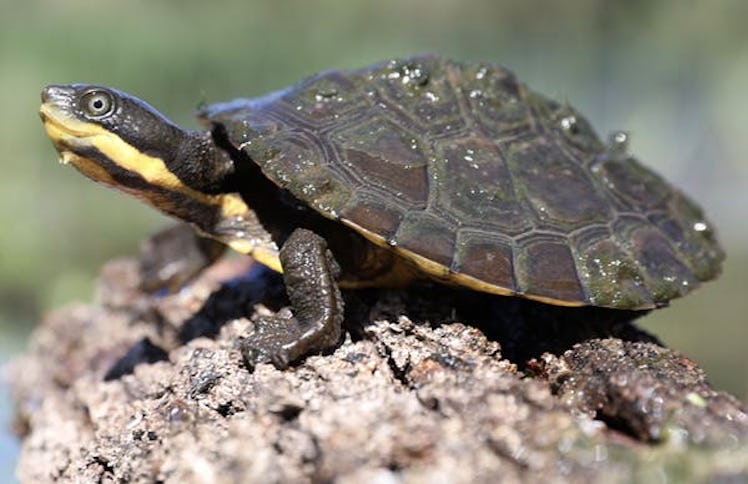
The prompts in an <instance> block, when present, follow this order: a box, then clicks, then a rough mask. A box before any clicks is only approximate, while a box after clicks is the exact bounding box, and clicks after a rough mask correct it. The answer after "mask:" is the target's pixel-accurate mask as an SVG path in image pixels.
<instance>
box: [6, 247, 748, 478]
mask: <svg viewBox="0 0 748 484" xmlns="http://www.w3.org/2000/svg"><path fill="white" fill-rule="evenodd" d="M246 269H247V266H246V264H245V263H244V262H243V261H242V260H240V259H233V260H232V259H227V260H224V261H222V262H220V263H219V264H218V265H217V266H215V267H213V268H211V269H210V270H209V271H208V272H206V273H205V274H203V275H202V276H201V277H200V278H199V279H198V280H197V281H195V282H194V283H193V284H191V285H190V286H188V287H187V288H185V289H183V290H182V291H180V292H179V293H177V294H174V295H171V296H165V297H152V296H149V295H146V294H143V293H141V292H140V291H139V290H138V289H137V287H138V277H139V276H138V271H137V264H136V263H135V262H134V261H130V260H124V261H118V262H114V263H111V264H109V265H108V266H107V267H106V268H105V269H104V271H103V274H102V280H101V282H100V284H99V290H98V294H99V295H98V297H97V302H95V303H93V304H91V305H87V306H75V307H71V308H68V309H64V310H60V311H57V312H55V313H52V314H51V315H49V316H48V317H47V318H45V320H44V321H43V323H42V324H41V325H40V327H39V328H38V329H37V331H36V332H35V334H34V337H33V338H32V341H31V343H30V347H29V350H28V352H27V353H26V354H25V355H24V356H22V357H21V358H19V359H18V360H16V361H15V362H13V363H12V366H11V368H10V369H9V370H10V374H11V375H12V384H13V391H14V398H15V402H16V408H17V414H18V419H19V421H21V422H23V425H19V428H22V429H24V432H25V433H24V435H22V436H21V438H22V439H23V445H22V452H21V458H20V462H19V465H18V471H17V473H18V476H19V478H20V479H21V480H22V481H24V482H50V481H53V480H60V481H75V482H81V481H82V482H180V483H181V482H187V483H190V482H200V483H203V482H262V483H267V482H340V483H357V482H430V481H436V480H438V481H449V482H458V483H459V482H466V483H467V482H470V483H473V482H496V481H502V482H526V481H538V480H548V481H551V482H579V481H592V480H597V481H600V480H602V479H604V480H605V481H606V482H628V481H632V480H633V481H648V480H654V479H659V480H661V479H662V476H663V475H664V476H666V477H672V478H673V479H684V478H686V479H688V480H695V481H699V480H703V481H705V480H712V479H717V480H719V479H725V480H729V479H731V478H736V479H741V478H742V479H746V478H748V417H746V408H745V406H744V405H743V404H742V403H741V402H739V401H738V400H736V399H735V398H733V397H731V396H729V395H726V394H724V393H721V392H716V391H714V390H713V389H711V388H710V387H709V386H708V384H707V383H706V380H705V377H704V375H703V372H701V370H700V369H699V368H697V367H696V365H694V364H693V363H692V362H691V361H689V360H688V359H687V358H685V357H683V356H682V355H679V354H678V353H676V352H674V351H671V350H669V349H666V348H664V347H662V346H660V345H658V344H656V342H655V340H653V339H652V338H651V337H648V336H647V335H645V334H643V333H641V332H640V331H639V330H637V329H636V328H635V327H634V326H633V325H631V324H629V323H625V324H624V323H622V322H621V321H615V322H613V323H611V324H610V326H604V325H603V326H597V328H598V329H596V330H595V331H593V332H591V333H590V332H588V331H587V330H585V331H584V332H583V333H577V334H576V335H573V334H570V333H571V332H573V331H574V328H575V326H574V324H567V323H570V322H571V321H565V322H564V324H558V325H555V326H558V327H559V328H561V329H559V331H565V332H566V333H565V335H564V337H563V338H560V339H556V338H555V337H553V336H552V335H553V333H552V332H549V328H551V327H555V326H554V324H551V323H547V322H543V321H540V320H541V319H544V318H546V317H547V316H546V315H545V313H543V314H542V315H540V316H539V315H538V314H537V313H536V312H535V310H529V311H528V310H525V309H522V308H521V311H520V310H518V311H517V313H520V312H521V313H523V314H525V315H526V316H527V317H528V319H531V320H533V321H534V322H533V323H532V324H535V325H545V326H543V327H544V328H545V330H544V331H542V332H541V336H538V337H537V338H536V339H537V340H538V341H537V342H536V343H533V341H531V340H528V336H527V335H529V334H535V332H536V331H535V330H528V329H527V326H525V330H524V331H514V330H511V331H509V330H507V331H503V332H499V333H500V334H497V335H492V338H487V337H486V336H485V332H483V331H481V330H480V329H478V328H479V327H481V326H482V325H481V324H470V325H468V324H466V322H467V321H460V314H459V311H458V312H455V310H454V308H453V307H452V302H451V301H449V300H447V299H446V298H442V297H435V296H434V295H433V293H431V292H430V291H431V290H430V289H429V290H427V291H421V292H418V291H416V292H415V293H413V294H404V293H398V292H389V293H385V294H384V295H382V294H381V293H376V294H375V293H372V294H364V295H363V296H362V297H363V298H364V299H368V300H367V304H370V305H371V309H370V310H367V311H357V313H360V314H364V315H365V317H362V319H361V320H354V321H349V328H348V330H349V336H348V337H347V339H346V340H345V342H344V343H343V344H342V345H341V346H340V347H339V348H338V349H337V350H336V351H335V352H334V353H332V354H330V355H325V356H312V357H310V358H307V359H306V360H305V361H304V362H303V363H301V364H299V365H298V366H296V367H293V368H291V369H289V370H286V371H278V370H276V369H275V368H274V367H272V366H270V365H258V366H257V368H256V369H255V371H254V372H250V371H248V370H247V369H246V368H245V367H244V365H243V362H242V358H241V355H240V353H239V351H238V349H237V341H238V340H239V338H240V337H242V336H245V335H246V334H248V333H249V332H250V331H252V328H253V319H254V318H258V317H262V316H266V315H268V314H270V313H271V310H270V309H268V308H267V307H265V306H263V305H261V304H254V303H255V302H256V301H251V300H248V299H247V298H244V297H240V296H241V295H242V294H250V295H251V294H254V293H255V291H256V290H257V288H256V287H255V286H252V287H249V288H247V287H242V286H241V284H240V285H239V286H236V282H235V281H236V280H235V279H234V282H232V283H231V284H225V281H226V280H227V279H228V278H231V277H234V276H236V275H238V274H241V273H242V272H243V271H245V270H246ZM247 284H255V285H256V282H251V281H250V282H247ZM232 285H233V286H232ZM232 287H233V289H232ZM249 299H251V298H249ZM429 301H431V302H429ZM273 307H274V306H273ZM502 314H504V315H505V316H504V318H505V319H506V318H508V317H509V316H506V315H508V314H514V313H511V312H507V311H504V312H503V313H502ZM198 316H199V317H200V318H203V319H204V321H203V323H201V324H204V325H205V326H204V327H206V328H209V331H206V332H202V330H201V328H203V326H199V325H198V324H197V323H194V321H196V317H198ZM575 317H576V318H581V319H584V320H580V321H579V325H578V327H579V328H582V327H584V328H589V327H593V326H595V325H594V324H591V323H590V322H589V321H587V320H586V318H588V317H591V316H590V314H589V313H569V312H567V313H565V314H564V315H563V318H564V319H574V318H575ZM349 319H351V318H349ZM353 319H356V318H353ZM489 319H490V318H489ZM219 320H220V321H219ZM190 321H192V322H193V323H192V324H195V326H192V327H191V328H190V330H189V331H188V332H189V337H185V325H186V324H187V325H189V324H191V323H190ZM483 323H484V324H483V326H485V323H486V322H485V321H484V322H483ZM489 323H490V322H489ZM508 323H509V322H508V321H505V322H504V323H502V324H508ZM490 324H496V323H495V322H494V323H490ZM517 324H519V323H517ZM523 324H524V323H523ZM528 324H529V323H528ZM601 324H602V323H601ZM507 327H508V328H509V326H507ZM196 328H197V329H196ZM599 328H608V329H607V330H605V331H603V330H601V329H599ZM510 329H511V328H510ZM510 333H511V334H510ZM601 333H602V334H601ZM606 336H607V337H606ZM611 336H616V337H611ZM146 339H147V341H149V342H150V343H149V344H152V345H154V346H155V347H157V348H161V349H163V350H164V351H165V352H166V354H167V356H168V359H166V360H163V359H161V358H158V360H160V361H154V362H148V361H147V359H145V360H143V361H142V362H140V360H137V361H134V360H133V361H134V362H135V363H140V364H133V368H132V372H131V373H129V374H122V375H121V376H120V377H119V378H115V379H112V380H111V381H105V378H104V377H105V375H106V374H107V372H109V371H110V370H111V368H112V367H113V366H115V365H116V363H117V362H118V361H121V359H122V358H123V357H124V356H125V355H127V354H128V352H131V351H132V349H133V347H137V345H138V344H141V345H142V341H144V340H146ZM495 339H498V341H496V340H495ZM502 344H504V345H506V346H507V347H510V348H512V352H511V353H512V355H510V359H507V355H506V354H504V352H502ZM541 351H546V352H545V353H542V354H541V353H540V352H541ZM531 357H535V359H534V360H530V362H529V363H528V361H527V360H528V359H529V358H531Z"/></svg>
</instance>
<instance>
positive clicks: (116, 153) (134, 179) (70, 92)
mask: <svg viewBox="0 0 748 484" xmlns="http://www.w3.org/2000/svg"><path fill="white" fill-rule="evenodd" d="M39 113H40V115H41V118H42V121H43V122H44V127H45V129H46V132H47V135H48V136H49V138H50V139H51V140H52V143H53V144H54V146H55V148H56V149H57V151H58V153H59V157H60V162H61V163H63V164H71V165H73V166H74V167H75V168H77V169H78V170H79V171H80V172H81V173H83V174H84V175H86V176H87V177H89V178H91V179H92V180H94V181H96V182H99V183H102V184H104V185H107V186H110V187H113V188H116V189H118V190H120V191H123V192H126V193H128V194H130V195H134V196H136V197H138V198H139V199H141V200H144V201H146V202H147V203H149V204H151V205H153V206H155V207H156V208H158V209H159V210H161V211H163V212H166V213H168V214H170V215H174V216H177V217H179V218H182V219H184V220H187V221H189V222H193V223H195V224H196V225H197V226H199V227H200V228H202V229H205V230H206V231H209V227H210V226H211V224H212V223H214V222H215V220H214V219H216V218H217V217H220V216H221V213H220V210H219V209H220V208H221V204H222V203H223V202H224V199H223V198H222V195H224V194H226V193H227V192H229V191H230V188H229V184H230V182H229V180H230V178H231V175H232V174H233V171H234V166H233V161H232V160H231V157H230V156H228V154H226V153H225V152H223V151H222V150H220V149H219V148H217V147H216V146H215V144H214V143H213V140H212V137H211V135H210V133H206V132H197V131H189V130H184V129H182V128H180V127H179V126H177V125H175V124H174V123H172V122H171V121H169V120H168V119H166V118H165V117H164V116H163V115H161V114H160V113H159V112H158V111H156V110H155V109H154V108H153V107H151V106H149V105H148V104H146V103H145V102H143V101H141V100H139V99H137V98H135V97H133V96H130V95H128V94H125V93H123V92H120V91H117V90H115V89H111V88H107V87H101V86H91V85H83V84H72V85H65V86H48V87H46V88H44V90H43V91H42V105H41V108H40V110H39ZM217 210H219V211H218V212H216V211H217Z"/></svg>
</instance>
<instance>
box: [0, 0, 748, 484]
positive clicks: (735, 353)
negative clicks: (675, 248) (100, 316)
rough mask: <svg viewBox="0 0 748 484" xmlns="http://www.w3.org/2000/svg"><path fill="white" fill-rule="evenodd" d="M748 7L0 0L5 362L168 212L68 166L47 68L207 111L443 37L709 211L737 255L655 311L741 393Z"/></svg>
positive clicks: (746, 302)
mask: <svg viewBox="0 0 748 484" xmlns="http://www.w3.org/2000/svg"><path fill="white" fill-rule="evenodd" d="M746 19H748V2H745V1H743V0H733V1H728V0H725V1H709V2H707V1H702V2H696V1H675V0H674V1H660V2H653V1H643V0H642V1H626V2H623V1H592V0H578V1H563V2H561V1H545V2H540V1H527V0H524V1H512V2H500V1H491V0H485V1H480V0H414V1H402V0H400V1H392V0H379V1H377V2H366V1H360V0H326V1H319V2H313V1H309V0H273V1H255V2H250V1H238V0H237V1H216V2H205V1H197V0H192V1H165V0H162V1H153V0H148V1H146V0H131V1H128V2H113V1H102V0H75V1H60V0H32V1H27V2H11V1H10V0H0V106H1V107H2V113H0V147H1V151H0V153H2V154H0V159H1V160H2V162H1V163H2V165H1V166H2V172H1V173H2V175H1V176H0V342H1V343H2V344H0V362H2V360H4V359H7V358H8V355H10V354H11V353H14V352H18V351H20V349H21V348H22V345H23V341H24V338H25V337H26V335H27V334H28V332H29V330H30V329H31V328H32V327H33V325H34V324H35V323H36V322H37V321H38V320H39V318H40V316H41V314H42V313H44V311H46V310H48V309H50V308H53V307H58V306H60V305H63V304H65V303H68V302H70V301H73V300H88V299H90V298H91V291H92V285H93V281H94V279H95V277H96V274H97V271H98V269H99V267H100V266H101V265H102V264H103V263H104V262H105V261H106V260H108V259H110V258H112V257H114V256H116V255H120V254H127V253H132V252H133V251H134V250H135V249H136V247H137V244H138V242H139V240H141V239H142V238H143V237H144V236H145V235H146V234H148V233H150V232H152V231H154V230H156V229H157V228H159V227H161V226H164V225H165V224H166V223H168V222H167V220H166V219H165V218H163V217H162V216H160V215H158V214H156V213H155V212H154V211H152V210H151V209H149V208H147V207H145V206H144V205H141V204H139V203H137V202H136V201H133V200H130V199H127V198H126V197H123V196H122V195H120V194H116V193H114V192H110V191H107V190H105V189H103V188H100V187H97V186H95V185H94V184H92V183H90V182H89V181H87V180H85V179H84V178H83V177H82V176H80V175H79V174H77V173H76V172H75V171H74V170H72V169H69V168H64V167H61V166H58V164H57V162H56V155H55V153H54V151H53V149H52V147H51V145H50V143H49V142H48V141H47V139H46V138H45V137H44V134H43V131H42V128H41V123H40V122H39V119H38V116H37V114H36V112H37V109H38V104H39V91H40V89H41V88H42V87H43V86H44V85H45V84H47V83H67V82H76V81H77V82H91V83H102V84H107V85H112V86H116V87H119V88H121V89H124V90H127V91H129V92H131V93H133V94H136V95H138V96H140V97H142V98H144V99H146V100H148V101H149V102H151V103H152V104H154V105H155V106H157V107H158V108H159V109H160V110H162V111H163V112H164V113H166V114H168V115H169V116H170V117H171V118H172V119H173V120H174V121H176V122H178V123H180V124H183V125H187V126H192V127H195V126H196V124H195V122H194V121H193V119H192V112H193V110H194V108H195V107H196V106H197V105H198V104H199V103H200V102H203V101H208V102H212V101H220V100H225V99H229V98H232V97H239V96H256V95H261V94H263V93H265V92H267V91H270V90H273V89H277V88H280V87H284V86H287V85H290V84H292V83H294V82H296V81H297V80H299V79H301V78H303V77H305V76H307V75H310V74H312V73H314V72H317V71H320V70H324V69H330V68H353V67H360V66H364V65H366V64H369V63H372V62H375V61H380V60H384V59H387V58H389V57H393V56H403V55H409V54H413V53H419V52H425V51H436V52H441V53H444V54H447V55H450V56H453V57H455V58H459V59H465V60H487V61H496V62H498V63H501V64H503V65H505V66H506V67H509V68H510V69H512V70H513V71H515V73H517V74H518V76H520V78H521V79H523V80H524V81H525V82H527V83H528V84H529V85H530V86H531V87H533V88H535V89H537V90H539V91H541V92H543V93H546V94H548V95H551V96H553V97H556V98H558V99H560V100H566V101H569V102H570V103H571V104H573V105H574V106H576V107H578V108H579V109H580V110H581V111H582V112H584V113H586V115H587V116H588V117H589V118H590V120H591V121H592V122H593V125H595V126H596V128H597V129H598V132H599V133H600V134H601V135H603V136H605V135H606V134H607V132H609V131H612V130H615V129H619V128H622V129H626V130H628V131H630V132H631V133H632V151H633V152H634V153H636V154H637V155H639V157H640V158H641V159H642V160H644V161H645V162H646V163H647V164H648V165H649V166H651V167H653V168H655V169H656V170H657V171H659V172H660V173H662V174H663V175H665V176H666V178H667V179H669V180H671V181H672V182H674V183H675V184H677V185H679V186H681V187H682V188H683V189H685V190H686V191H687V192H688V193H689V194H691V195H692V196H693V197H694V198H696V199H697V200H698V201H699V202H700V203H701V204H702V205H703V206H704V207H705V208H706V211H707V214H708V215H709V217H710V218H711V220H712V221H713V222H714V223H715V225H716V226H717V227H718V229H719V233H720V235H721V238H722V240H723V242H724V245H725V247H726V249H727V252H728V259H727V262H726V265H725V270H724V274H723V276H722V278H721V279H720V280H719V281H717V282H715V283H711V284H708V285H706V286H705V287H704V288H702V289H701V290H699V291H697V292H696V293H695V294H693V295H691V296H689V297H687V298H685V299H683V300H679V301H675V302H674V303H673V304H672V306H671V307H670V308H668V309H665V310H661V311H657V312H656V313H655V314H652V315H650V316H648V317H646V318H645V319H644V320H642V321H641V324H642V325H643V326H644V327H645V328H647V329H648V330H650V331H652V332H654V333H656V334H657V335H659V336H660V337H661V338H662V340H663V341H664V342H665V343H666V344H668V345H670V346H672V347H674V348H677V349H679V350H682V351H683V352H684V353H685V354H687V355H688V356H690V357H692V358H693V359H695V360H696V361H698V362H699V363H700V364H701V365H702V366H703V367H704V368H705V369H706V370H707V372H708V374H709V378H710V380H711V381H712V382H713V384H714V385H715V386H717V387H718V388H720V389H727V390H729V391H731V392H733V393H735V394H737V395H738V396H740V397H741V398H743V399H745V398H746V396H748V376H747V375H748V357H747V356H746V351H745V346H746V344H747V343H748V325H746V324H745V323H746V319H747V318H748V316H747V315H748V297H746V296H748V289H747V287H748V286H747V285H746V283H747V282H748V281H747V280H746V279H747V277H746V275H747V274H748V249H746V242H747V241H748V224H746V223H745V221H744V214H745V211H746V209H747V208H748V163H747V162H746V160H745V157H746V153H748V132H747V130H748V128H747V126H748V94H747V91H748V29H746V27H745V21H746ZM0 398H2V396H0ZM4 405H5V406H2V405H0V411H4V412H5V414H6V417H7V408H6V407H7V404H4ZM6 445H7V444H6ZM3 450H4V449H2V448H0V454H4V452H3ZM0 472H2V470H0Z"/></svg>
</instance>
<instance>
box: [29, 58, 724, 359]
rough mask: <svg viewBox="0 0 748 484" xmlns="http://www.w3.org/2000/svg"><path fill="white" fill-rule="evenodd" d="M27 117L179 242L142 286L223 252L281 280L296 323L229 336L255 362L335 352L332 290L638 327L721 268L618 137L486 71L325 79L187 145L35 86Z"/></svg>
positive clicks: (709, 245) (181, 276)
mask: <svg viewBox="0 0 748 484" xmlns="http://www.w3.org/2000/svg"><path fill="white" fill-rule="evenodd" d="M40 114H41V117H42V120H43V123H44V127H45V129H46V133H47V135H48V137H49V138H50V139H51V141H52V142H53V144H54V146H55V147H56V149H57V151H58V152H59V159H60V161H61V162H62V163H64V164H71V165H73V166H74V167H75V168H76V169H77V170H78V171H80V172H81V173H83V174H84V175H85V176H87V177H88V178H90V179H92V180H94V181H96V182H99V183H102V184H104V185H107V186H110V187H114V188H116V189H118V190H120V191H122V192H125V193H127V194H130V195H133V196H135V197H137V198H139V199H140V200H142V201H144V202H146V203H148V204H150V205H152V206H154V207H155V208H156V209H158V210H160V211H162V212H164V213H166V214H168V215H170V216H173V217H176V218H177V219H179V220H181V221H182V222H184V223H186V224H188V225H189V226H190V229H189V231H188V232H185V230H181V229H180V230H179V232H180V233H189V234H194V235H193V236H192V240H189V241H188V242H185V243H181V242H180V243H179V244H176V245H174V244H172V245H168V244H167V246H168V247H169V248H167V249H166V250H165V251H162V252H165V253H166V254H167V255H168V256H169V257H172V258H173V260H171V262H170V263H169V264H161V265H159V264H158V263H154V264H153V266H154V267H156V268H158V270H154V271H150V272H151V275H152V276H153V277H145V279H146V280H152V281H154V282H153V286H154V287H179V286H180V285H181V284H184V283H185V282H186V281H188V280H189V279H190V277H192V276H194V274H196V273H198V272H199V271H200V270H202V269H203V268H204V267H206V266H208V265H210V264H211V263H212V262H213V261H215V260H216V259H217V258H218V257H219V256H220V254H221V253H222V252H223V250H224V248H225V247H230V248H232V249H234V250H236V251H238V252H240V253H242V254H248V255H250V256H252V257H254V259H255V260H256V261H257V262H259V263H261V264H263V265H265V266H267V267H269V268H270V269H272V270H274V271H277V272H281V273H282V274H283V280H284V283H285V287H286V292H287V294H288V299H289V301H290V304H291V306H292V308H293V314H294V317H289V318H286V319H281V318H278V319H272V320H268V321H266V322H264V323H263V324H260V325H258V327H256V328H255V331H254V333H252V334H251V335H248V336H247V337H246V338H245V339H243V340H242V343H241V348H242V352H243V354H244V356H245V359H246V360H247V361H248V364H250V365H253V364H257V363H261V362H271V363H273V364H274V365H275V366H277V367H278V368H285V367H287V366H288V365H289V364H291V363H294V362H297V361H299V360H301V359H302V358H303V357H305V356H306V355H309V354H312V353H319V352H324V351H329V350H331V349H332V348H334V347H335V346H336V345H337V344H338V342H339V341H340V339H341V335H342V329H341V325H342V322H343V308H344V301H343V298H342V296H341V292H340V288H353V289H356V288H366V287H402V286H406V285H408V284H410V283H412V282H415V281H419V280H424V279H426V280H432V281H436V282H437V283H442V284H446V285H453V286H458V287H462V288H467V289H470V290H474V291H478V292H484V293H490V294H496V295H499V296H516V297H522V298H527V299H531V300H535V301H539V302H540V303H543V304H549V305H556V306H595V307H601V308H609V310H610V311H616V310H630V311H647V310H650V309H653V308H657V307H661V306H664V305H667V304H668V301H670V300H671V299H673V298H676V297H679V296H682V295H684V294H686V293H688V292H690V291H691V290H693V289H694V288H696V287H697V286H698V285H699V284H700V283H701V282H704V281H708V280H710V279H713V278H715V277H716V276H717V275H718V274H719V272H720V268H721V264H722V260H723V258H724V253H723V251H722V249H721V248H720V245H719V243H718V241H717V239H716V236H715V231H714V229H713V228H712V224H711V223H710V222H708V221H707V220H706V218H705V216H704V214H703V211H702V210H701V209H700V208H699V207H698V206H697V205H696V204H695V203H694V202H693V201H692V200H691V199H689V198H688V197H687V196H686V195H685V194H684V193H682V192H681V191H679V190H678V189H676V188H675V187H673V186H672V185H671V184H669V183H668V182H666V181H665V180H664V179H663V178H662V177H661V176H659V175H658V174H656V173H655V172H653V171H652V170H650V169H648V168H646V167H645V166H644V165H642V164H641V163H640V162H639V161H638V160H637V159H636V158H634V157H633V156H632V155H630V154H629V152H628V151H629V150H628V140H627V135H626V133H625V132H617V133H614V134H613V135H612V136H611V138H610V139H609V140H608V141H606V142H603V141H601V139H600V138H599V137H598V135H597V134H596V133H595V131H594V130H593V128H592V127H591V126H590V123H589V122H588V121H587V120H586V119H585V118H584V117H583V116H582V115H581V114H580V113H579V112H577V111H576V110H575V109H574V108H572V107H571V106H569V105H568V104H566V103H560V102H557V101H554V100H552V99H550V98H549V97H546V96H544V95H542V94H539V93H537V92H535V91H533V90H531V89H530V88H528V87H527V86H526V85H525V84H523V83H522V82H520V81H519V80H518V79H517V78H516V76H515V75H514V74H513V73H512V72H511V71H509V70H507V69H505V68H503V67H501V66H499V65H497V64H493V63H486V62H460V61H456V60H452V59H449V58H446V57H443V56H440V55H436V54H427V55H419V56H414V57H410V58H399V59H393V60H389V61H386V62H382V63H378V64H374V65H370V66H368V67H364V68H361V69H357V70H349V71H345V70H331V71H327V72H323V73H320V74H317V75H314V76H311V77H308V78H306V79H305V80H302V81H301V82H299V83H298V84H296V85H293V86H291V87H289V88H286V89H282V90H279V91H276V92H272V93H270V94H268V95H266V96H263V97H259V98H253V99H236V100H232V101H228V102H222V103H216V104H210V105H204V106H202V107H200V108H199V110H198V113H197V116H198V118H199V120H200V121H201V122H202V123H203V125H204V126H205V128H204V129H202V130H189V129H184V128H181V127H178V126H177V125H175V124H174V123H172V122H171V121H169V120H168V119H167V118H165V117H164V116H163V115H161V114H160V113H159V112H158V111H156V109H154V108H153V107H151V106H150V105H148V104H146V103H145V102H143V101H141V100H139V99H137V98H135V97H133V96H131V95H128V94H125V93H124V92H121V91H118V90H116V89H113V88H109V87H104V86H96V85H85V84H72V85H50V86H48V87H46V88H44V90H43V92H42V106H41V108H40ZM193 229H194V230H193ZM183 238H184V236H181V237H180V240H181V239H183ZM175 247H178V248H175ZM184 247H188V248H190V249H189V250H187V249H186V250H182V249H181V248H184ZM156 252H158V251H156ZM180 253H189V254H191V255H190V256H189V257H187V256H184V257H183V256H181V255H179V254H180ZM175 261H176V262H175ZM145 272H148V271H145ZM154 274H155V275H154Z"/></svg>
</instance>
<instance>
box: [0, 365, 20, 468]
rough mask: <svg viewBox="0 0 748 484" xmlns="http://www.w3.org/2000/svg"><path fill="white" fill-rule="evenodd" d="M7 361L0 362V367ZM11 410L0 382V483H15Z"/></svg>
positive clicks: (15, 443) (16, 443)
mask: <svg viewBox="0 0 748 484" xmlns="http://www.w3.org/2000/svg"><path fill="white" fill-rule="evenodd" d="M6 361H7V358H6V359H5V360H0V365H2V364H4V363H5V362H6ZM11 416H12V408H11V404H10V393H9V389H8V387H7V385H5V383H1V382H0V482H8V483H15V482H18V481H16V478H15V468H16V461H17V460H18V451H19V445H18V440H17V439H16V437H15V436H14V435H13V434H12V433H11V432H10V421H11Z"/></svg>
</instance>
